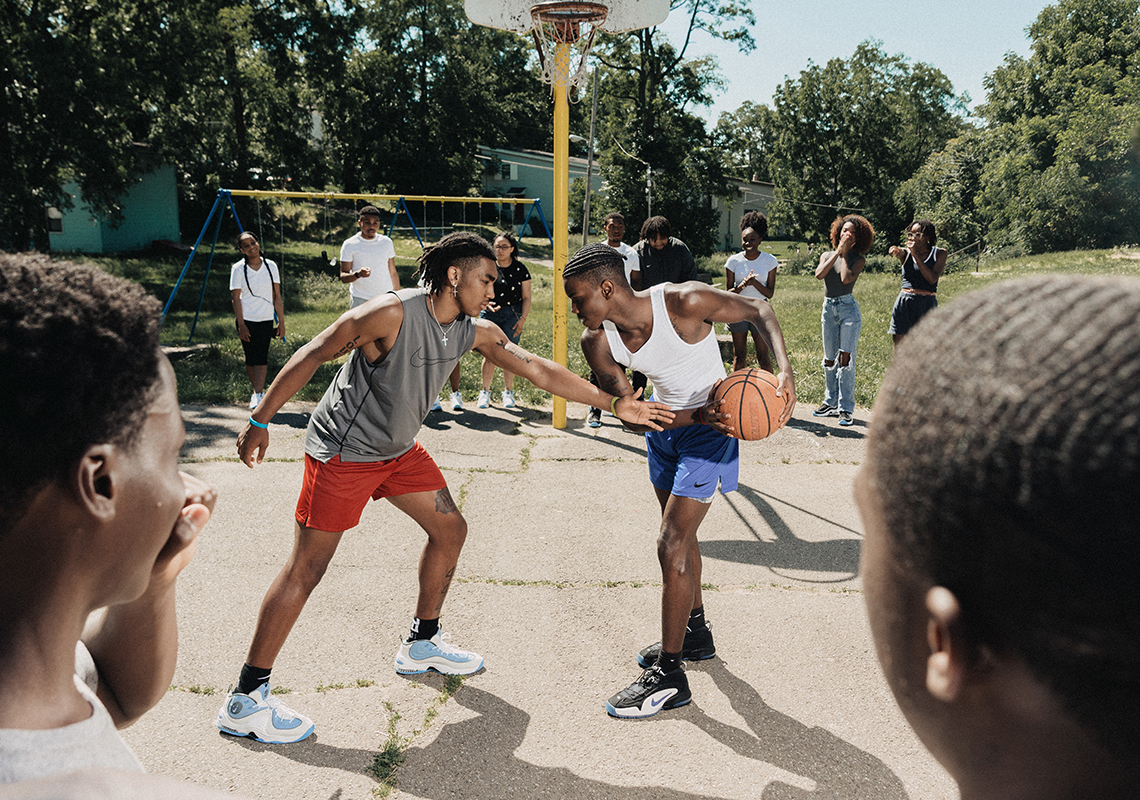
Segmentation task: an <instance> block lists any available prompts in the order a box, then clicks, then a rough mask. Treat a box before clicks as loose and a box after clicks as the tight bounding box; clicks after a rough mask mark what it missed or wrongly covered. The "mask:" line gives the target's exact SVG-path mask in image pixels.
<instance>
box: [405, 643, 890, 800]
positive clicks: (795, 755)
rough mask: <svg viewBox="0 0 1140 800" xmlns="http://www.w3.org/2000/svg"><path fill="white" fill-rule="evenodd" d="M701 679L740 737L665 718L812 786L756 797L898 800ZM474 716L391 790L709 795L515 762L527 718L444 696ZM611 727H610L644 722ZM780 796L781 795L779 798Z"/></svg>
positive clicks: (822, 738)
mask: <svg viewBox="0 0 1140 800" xmlns="http://www.w3.org/2000/svg"><path fill="white" fill-rule="evenodd" d="M717 661H718V664H717V665H716V666H714V667H713V668H712V669H710V670H709V671H710V672H712V673H714V679H717V684H718V686H719V687H721V688H722V690H726V693H727V694H729V699H730V701H731V702H732V707H733V709H734V710H736V711H737V713H739V714H740V715H741V716H742V717H744V719H745V720H746V721H748V723H749V727H750V729H751V730H750V731H745V730H741V729H739V728H735V727H733V726H731V725H727V724H724V723H721V722H718V721H716V720H713V719H711V718H709V717H708V716H706V715H705V714H704V712H702V711H701V710H700V709H699V708H697V707H695V705H694V704H690V705H688V706H685V707H684V708H680V709H676V710H674V711H671V712H669V713H670V715H672V718H673V719H682V720H685V721H688V722H691V723H693V724H694V725H696V726H697V727H698V728H701V729H702V730H704V731H705V732H706V733H708V734H709V735H710V736H712V737H713V738H714V739H716V740H717V741H719V742H721V743H722V744H724V745H725V746H727V747H729V748H731V749H732V750H734V751H735V752H737V753H738V754H740V755H742V756H745V757H747V758H752V759H755V760H757V761H765V762H767V763H770V764H773V765H774V766H777V767H779V768H781V769H784V770H787V771H789V772H794V773H796V774H799V775H803V776H804V777H805V778H806V779H808V780H810V781H814V783H815V786H816V788H815V789H814V790H811V791H804V790H802V789H799V788H797V787H795V786H791V785H789V784H786V783H781V782H772V783H769V784H768V786H767V787H766V788H765V789H764V793H763V797H764V798H773V799H779V798H818V800H824V799H825V798H834V799H835V800H840V799H841V798H842V800H847V799H848V798H871V797H874V798H876V799H877V800H905V799H906V794H905V792H904V791H903V789H902V784H901V782H900V781H899V780H898V778H897V777H895V775H894V774H893V773H892V772H891V771H890V770H889V769H887V767H886V765H884V764H883V763H882V762H881V761H880V760H879V759H877V758H875V757H874V756H872V755H870V754H868V753H865V752H863V751H862V750H859V749H858V748H856V747H855V746H853V745H851V744H849V743H847V742H845V741H843V740H842V739H839V738H838V737H836V736H834V735H833V734H831V733H829V732H827V731H825V730H822V729H819V728H808V727H807V726H805V725H803V724H801V723H800V722H798V721H797V720H795V719H793V718H791V717H789V716H787V715H785V714H781V713H779V712H776V711H774V710H772V709H771V708H769V707H768V706H767V705H765V704H764V703H763V701H762V700H760V699H759V695H758V694H757V693H756V692H755V691H754V690H753V689H752V688H751V687H749V686H747V684H745V683H744V682H743V681H740V680H739V679H737V678H735V677H734V676H731V674H730V673H728V670H727V669H725V668H724V666H723V662H720V661H719V659H717ZM453 700H454V701H455V702H457V703H459V704H460V705H462V706H463V707H464V708H467V709H470V710H471V711H474V712H476V713H477V714H478V716H477V717H473V718H471V719H467V720H464V721H462V722H456V723H451V724H448V725H447V726H445V727H444V728H443V730H441V731H440V733H439V735H438V736H437V737H436V738H435V740H434V741H433V742H431V743H430V744H428V745H426V746H424V747H411V748H409V749H408V750H407V753H406V755H407V762H406V763H405V766H404V767H403V768H402V769H401V771H400V774H399V785H400V790H401V791H403V792H408V793H410V794H412V795H415V796H417V797H424V798H433V799H434V798H440V799H441V800H442V798H451V797H454V796H455V790H454V786H456V785H462V786H463V787H464V789H463V794H464V795H465V796H468V797H478V798H480V800H517V798H519V797H526V798H559V800H561V798H568V797H575V798H577V797H591V798H602V800H706V799H710V800H711V798H712V797H713V796H711V795H704V794H694V793H691V792H686V791H681V790H677V789H670V788H668V787H663V786H618V785H614V784H610V783H606V782H604V781H599V780H595V779H592V778H583V777H581V776H579V775H577V774H575V773H574V772H572V771H571V770H570V769H569V768H565V767H544V766H539V765H536V764H531V763H529V762H527V761H524V760H522V759H520V758H518V757H517V756H516V755H515V751H516V750H517V749H518V748H519V747H520V746H521V745H522V743H523V739H524V737H525V735H526V731H527V728H528V726H529V725H530V715H529V714H527V713H526V712H525V711H523V710H522V709H520V708H517V707H515V706H512V705H510V704H509V703H507V702H505V701H504V700H502V699H501V698H499V697H496V696H495V695H493V694H490V693H489V692H486V691H484V690H482V689H477V688H475V687H472V686H464V687H463V688H462V689H460V690H459V692H458V693H457V694H456V695H455V696H454V697H453ZM652 723H653V720H649V721H647V723H628V722H618V721H614V722H613V724H615V725H623V724H652ZM789 791H790V792H791V793H789Z"/></svg>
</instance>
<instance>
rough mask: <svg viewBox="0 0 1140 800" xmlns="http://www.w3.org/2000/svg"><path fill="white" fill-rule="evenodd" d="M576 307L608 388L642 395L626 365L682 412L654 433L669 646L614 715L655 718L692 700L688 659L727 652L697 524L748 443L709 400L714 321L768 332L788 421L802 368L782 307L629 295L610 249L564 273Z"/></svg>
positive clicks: (683, 292) (700, 295)
mask: <svg viewBox="0 0 1140 800" xmlns="http://www.w3.org/2000/svg"><path fill="white" fill-rule="evenodd" d="M563 282H564V285H565V288H566V296H567V297H568V298H570V304H571V305H570V308H571V310H572V311H573V312H574V313H575V314H576V315H577V316H578V319H579V320H581V322H582V324H583V325H585V327H586V330H585V331H584V332H583V334H582V352H583V353H584V354H585V356H586V360H587V361H588V362H589V364H590V367H591V369H593V371H594V374H595V375H597V377H598V381H599V384H600V387H601V389H602V390H603V391H605V392H609V393H610V394H613V395H617V396H620V397H625V396H627V395H631V394H633V393H634V389H633V387H632V386H631V385H630V383H629V381H628V380H627V379H626V375H625V368H626V367H632V368H633V369H636V370H638V371H640V372H643V373H645V374H646V375H648V376H649V379H650V380H651V381H652V382H653V391H654V398H655V399H656V400H658V401H660V402H664V403H667V404H668V405H669V407H670V408H671V409H672V410H673V412H674V413H675V414H676V416H675V417H674V419H673V421H672V422H670V423H665V424H663V427H664V428H665V430H662V431H648V429H647V428H644V427H639V426H633V425H627V426H626V427H628V428H630V429H631V430H640V431H647V433H646V449H647V452H648V456H649V477H650V481H651V482H652V484H653V489H654V491H655V492H656V493H657V499H658V501H659V502H660V504H661V536H660V539H659V542H658V559H659V560H660V562H661V574H662V579H663V583H664V589H663V591H662V600H661V602H662V614H661V619H662V625H661V628H662V630H661V642H660V643H658V644H653V645H650V646H649V647H646V648H645V649H643V650H642V651H641V652H640V653H639V654H638V658H637V660H638V664H639V665H641V666H642V667H643V668H645V671H644V672H643V673H642V675H641V677H640V678H638V679H637V680H636V681H634V683H633V684H632V685H630V686H629V687H628V688H626V689H623V690H622V691H620V692H618V693H617V694H616V695H614V696H613V697H611V698H610V700H609V702H607V703H606V711H607V712H608V713H609V714H610V715H611V716H615V717H648V716H652V715H653V714H656V713H657V712H658V711H661V710H662V709H666V708H674V707H676V706H682V705H685V704H686V703H688V702H689V700H690V699H691V695H690V693H689V683H688V679H687V678H686V677H685V671H684V669H683V668H682V666H681V662H682V660H683V659H688V660H700V659H705V658H712V656H713V655H715V653H716V649H715V647H714V646H713V642H712V633H711V631H710V630H709V628H708V624H707V623H706V622H705V618H704V602H703V599H702V597H701V552H700V547H699V545H698V543H697V528H698V527H700V524H701V521H702V520H703V519H704V517H705V514H706V513H707V512H708V507H709V506H708V504H709V503H710V502H711V501H712V496H713V494H714V493H715V492H716V489H717V484H718V483H719V484H720V489H721V492H731V491H734V490H735V489H736V476H737V466H738V442H737V440H736V439H732V438H729V437H728V436H726V435H725V434H728V433H732V431H731V430H730V429H729V427H728V425H727V424H726V423H725V421H724V416H723V415H721V414H720V413H719V411H718V406H719V403H716V402H710V400H709V398H710V393H711V391H712V390H713V388H714V387H715V386H716V384H717V383H718V382H719V381H720V380H721V379H722V378H724V377H725V370H724V362H723V361H722V360H721V357H720V348H719V347H718V346H717V342H716V334H715V333H714V331H713V326H712V323H714V322H740V321H748V322H750V323H752V324H753V325H755V327H756V329H757V330H759V331H761V332H762V334H763V336H764V338H765V339H766V340H767V341H768V346H769V348H770V350H771V352H772V354H773V355H774V356H775V359H776V363H777V364H778V365H779V367H780V377H779V388H778V392H779V394H780V395H781V396H782V397H783V398H784V400H785V402H786V407H785V409H784V413H783V414H782V415H781V417H780V424H781V425H782V424H784V423H785V422H787V421H788V419H790V418H791V416H792V409H793V408H794V407H795V404H796V389H795V382H794V380H793V378H792V365H791V362H790V361H789V360H788V353H787V350H786V348H785V347H784V336H783V333H782V332H781V331H780V325H779V323H778V322H777V321H776V315H775V313H774V312H773V311H772V307H771V306H770V305H768V304H767V303H765V302H763V301H762V300H758V299H755V298H749V297H742V296H740V295H738V294H730V293H729V292H725V291H721V290H720V289H714V288H713V287H711V286H708V285H706V284H703V283H700V282H698V281H687V282H685V283H676V284H672V283H670V284H661V285H658V286H654V287H652V288H651V289H648V290H646V291H638V292H635V291H634V290H633V289H631V288H630V286H629V283H628V281H627V280H626V277H625V272H624V270H623V268H622V259H621V255H620V254H618V253H617V252H616V251H614V250H613V249H612V248H610V247H607V246H606V245H604V244H592V245H588V246H586V247H583V248H582V249H581V250H579V251H578V252H577V253H576V254H575V255H574V257H573V258H571V259H570V261H569V263H567V265H566V269H565V271H564V272H563Z"/></svg>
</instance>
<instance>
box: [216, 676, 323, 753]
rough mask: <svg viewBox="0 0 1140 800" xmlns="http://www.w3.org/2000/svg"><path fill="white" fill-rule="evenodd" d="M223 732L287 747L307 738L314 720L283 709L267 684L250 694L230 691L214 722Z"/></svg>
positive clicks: (283, 706)
mask: <svg viewBox="0 0 1140 800" xmlns="http://www.w3.org/2000/svg"><path fill="white" fill-rule="evenodd" d="M214 724H216V725H217V726H218V730H220V731H221V732H222V733H228V734H229V735H230V736H248V737H250V738H251V739H256V740H257V741H259V742H265V743H267V744H290V743H292V742H299V741H301V740H302V739H307V738H309V734H311V733H312V732H313V727H314V725H313V721H312V720H311V719H309V718H308V717H306V716H305V715H304V714H298V713H297V712H296V711H293V710H292V709H290V708H286V707H285V705H284V704H282V702H281V701H280V700H278V699H277V698H276V697H275V696H274V695H273V694H272V692H271V691H270V688H269V681H266V682H265V683H263V684H261V686H259V687H257V688H256V689H254V690H253V692H251V693H250V694H238V693H237V692H230V694H229V696H228V697H227V698H226V702H225V703H224V704H223V705H222V710H221V711H219V712H218V719H217V721H216V722H215V723H214Z"/></svg>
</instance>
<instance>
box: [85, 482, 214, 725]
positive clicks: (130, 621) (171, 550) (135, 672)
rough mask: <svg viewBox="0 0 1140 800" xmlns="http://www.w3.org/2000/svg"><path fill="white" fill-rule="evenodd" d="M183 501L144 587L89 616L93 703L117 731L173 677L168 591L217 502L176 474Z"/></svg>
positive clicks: (206, 489)
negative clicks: (102, 709)
mask: <svg viewBox="0 0 1140 800" xmlns="http://www.w3.org/2000/svg"><path fill="white" fill-rule="evenodd" d="M182 482H183V484H184V485H185V486H186V500H185V504H184V505H183V508H182V514H181V515H180V516H179V518H178V521H177V522H175V523H174V528H173V530H171V532H170V538H169V539H168V540H167V542H166V546H165V547H163V548H162V551H161V552H160V553H159V555H158V559H157V561H155V564H154V568H153V570H152V571H151V578H150V584H149V585H148V586H147V589H146V591H145V592H144V593H143V594H142V596H141V597H139V598H138V599H137V600H132V601H131V602H129V603H122V604H120V605H115V606H110V607H109V608H106V609H104V610H103V611H101V612H98V613H97V614H94V615H92V618H91V620H90V621H89V622H88V624H87V628H86V629H85V630H84V631H83V636H82V639H83V643H84V644H85V645H86V646H87V649H88V650H89V651H90V652H91V658H92V659H93V660H94V661H95V666H96V667H97V668H98V670H99V687H98V690H97V694H98V696H99V700H100V701H102V703H103V705H104V706H106V707H107V711H108V713H109V714H110V715H111V719H113V720H114V721H115V725H116V726H117V727H119V728H125V727H127V726H128V725H130V724H131V723H133V722H135V721H136V720H137V719H138V718H139V717H141V716H142V715H143V714H144V713H145V712H146V711H148V710H149V709H150V708H152V707H153V706H154V705H155V704H156V703H157V702H158V701H159V700H161V699H162V696H163V695H164V694H166V690H167V689H168V688H170V680H171V678H173V677H174V665H175V662H176V661H177V658H178V621H177V618H176V616H175V613H174V586H175V581H176V580H177V578H178V574H179V573H180V572H181V571H182V569H183V567H185V566H186V565H187V564H189V563H190V559H191V558H193V556H194V548H195V546H196V544H197V537H198V534H199V533H200V532H201V531H202V528H203V527H204V526H205V525H206V522H208V521H209V519H210V513H211V512H212V511H213V508H214V501H215V500H216V499H217V492H215V491H214V487H213V486H210V485H209V484H207V483H205V482H204V481H200V480H198V479H197V478H194V477H192V476H190V475H187V474H186V473H182Z"/></svg>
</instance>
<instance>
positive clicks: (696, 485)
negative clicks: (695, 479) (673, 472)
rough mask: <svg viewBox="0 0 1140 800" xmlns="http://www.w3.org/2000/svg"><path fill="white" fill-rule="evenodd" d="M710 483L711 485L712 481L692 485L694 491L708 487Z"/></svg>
mask: <svg viewBox="0 0 1140 800" xmlns="http://www.w3.org/2000/svg"><path fill="white" fill-rule="evenodd" d="M710 483H712V481H705V482H704V483H694V484H693V488H694V489H700V488H701V487H702V486H708V485H709V484H710Z"/></svg>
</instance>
